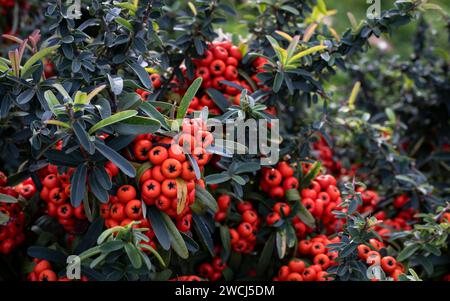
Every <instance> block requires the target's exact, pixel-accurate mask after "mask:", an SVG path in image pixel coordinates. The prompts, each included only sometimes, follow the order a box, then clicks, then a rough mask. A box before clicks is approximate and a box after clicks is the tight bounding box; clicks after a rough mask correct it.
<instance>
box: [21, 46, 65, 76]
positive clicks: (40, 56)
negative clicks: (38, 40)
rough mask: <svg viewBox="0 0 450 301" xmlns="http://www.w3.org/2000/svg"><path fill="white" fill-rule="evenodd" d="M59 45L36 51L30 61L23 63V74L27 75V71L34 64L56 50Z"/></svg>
mask: <svg viewBox="0 0 450 301" xmlns="http://www.w3.org/2000/svg"><path fill="white" fill-rule="evenodd" d="M58 48H59V45H55V46H51V47H48V48H44V49H41V50H40V51H38V52H36V53H35V54H34V55H33V56H32V57H30V58H29V59H28V61H27V62H26V63H25V65H23V67H22V70H21V75H22V76H25V75H26V74H27V71H28V70H29V69H30V68H31V66H33V65H34V64H35V63H36V62H37V61H39V60H42V59H43V58H44V57H46V56H47V55H49V54H50V53H52V52H53V51H54V50H56V49H58Z"/></svg>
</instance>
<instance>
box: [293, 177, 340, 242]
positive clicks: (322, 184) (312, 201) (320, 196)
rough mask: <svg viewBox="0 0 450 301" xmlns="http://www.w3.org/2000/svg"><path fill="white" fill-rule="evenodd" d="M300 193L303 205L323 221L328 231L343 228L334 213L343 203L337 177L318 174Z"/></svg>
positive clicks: (332, 231)
mask: <svg viewBox="0 0 450 301" xmlns="http://www.w3.org/2000/svg"><path fill="white" fill-rule="evenodd" d="M300 194H301V197H302V200H301V202H302V204H303V206H305V208H306V209H307V210H308V211H309V212H310V213H311V214H312V215H313V216H314V217H315V219H316V220H318V221H320V222H321V224H322V225H323V227H324V228H325V229H326V230H327V233H329V234H331V233H336V231H339V230H340V229H341V225H340V222H339V220H338V219H337V218H336V216H335V215H334V214H333V213H332V212H333V211H334V210H339V205H340V204H341V203H342V198H341V192H340V191H339V189H338V188H337V187H336V179H335V178H334V177H333V176H332V175H329V174H325V175H318V176H317V177H316V178H315V179H314V180H312V181H311V183H310V185H309V187H308V188H305V189H302V190H301V191H300ZM297 231H298V230H297Z"/></svg>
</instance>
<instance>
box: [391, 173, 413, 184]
mask: <svg viewBox="0 0 450 301" xmlns="http://www.w3.org/2000/svg"><path fill="white" fill-rule="evenodd" d="M395 178H396V179H397V180H399V181H402V182H407V183H409V184H411V185H414V186H416V184H417V183H416V182H415V181H414V180H413V179H411V178H410V177H408V176H405V175H396V176H395Z"/></svg>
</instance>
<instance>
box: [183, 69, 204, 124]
mask: <svg viewBox="0 0 450 301" xmlns="http://www.w3.org/2000/svg"><path fill="white" fill-rule="evenodd" d="M202 81H203V79H202V78H201V77H198V78H197V79H195V80H194V82H193V83H192V84H191V85H190V86H189V88H188V89H187V91H186V93H184V96H183V98H182V99H181V102H180V107H179V108H178V112H177V119H181V118H184V116H186V112H187V109H188V107H189V104H190V103H191V101H192V99H193V98H194V96H195V94H197V91H198V89H199V88H200V86H201V85H202Z"/></svg>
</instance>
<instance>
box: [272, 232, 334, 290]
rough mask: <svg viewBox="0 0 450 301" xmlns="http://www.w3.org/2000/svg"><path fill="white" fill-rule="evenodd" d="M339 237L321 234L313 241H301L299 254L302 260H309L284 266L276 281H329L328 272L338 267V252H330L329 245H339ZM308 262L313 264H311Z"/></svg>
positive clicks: (296, 260)
mask: <svg viewBox="0 0 450 301" xmlns="http://www.w3.org/2000/svg"><path fill="white" fill-rule="evenodd" d="M339 241H340V238H339V237H334V238H332V239H330V238H329V237H327V236H326V235H324V234H319V235H317V236H315V237H313V238H311V239H304V240H301V241H299V244H298V253H299V254H300V255H301V256H302V258H307V259H308V260H307V261H305V260H300V259H294V260H292V261H290V262H289V264H288V265H285V266H282V267H281V268H280V270H279V272H278V276H277V277H275V279H274V280H278V281H329V280H332V278H331V277H329V275H328V273H327V272H326V270H327V269H328V268H329V267H330V266H332V265H336V264H337V263H336V261H335V259H336V257H337V252H336V251H334V252H332V251H330V250H329V249H328V248H327V245H329V244H331V243H337V242H339ZM308 262H312V263H311V264H309V263H308Z"/></svg>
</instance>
